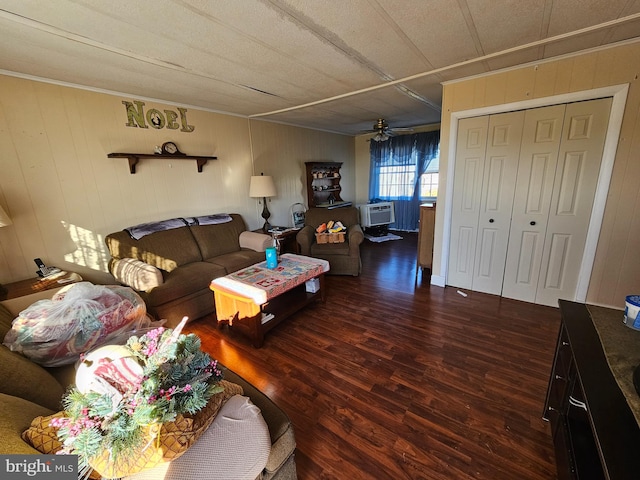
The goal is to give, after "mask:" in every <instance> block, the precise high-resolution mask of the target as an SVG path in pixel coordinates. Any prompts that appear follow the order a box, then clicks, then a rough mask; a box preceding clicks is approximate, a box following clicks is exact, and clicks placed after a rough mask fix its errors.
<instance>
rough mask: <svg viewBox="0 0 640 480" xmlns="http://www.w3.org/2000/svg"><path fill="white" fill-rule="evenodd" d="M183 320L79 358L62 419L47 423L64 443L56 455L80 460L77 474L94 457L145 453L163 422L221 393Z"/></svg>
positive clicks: (211, 364) (215, 373) (215, 372)
mask: <svg viewBox="0 0 640 480" xmlns="http://www.w3.org/2000/svg"><path fill="white" fill-rule="evenodd" d="M186 320H187V319H186V318H184V319H183V321H182V323H181V324H180V325H179V326H178V327H176V329H175V330H173V331H172V330H171V329H165V328H162V327H161V328H156V329H154V330H151V331H149V332H148V333H146V334H145V335H143V336H141V337H137V336H132V337H130V338H129V339H128V341H127V343H126V345H124V346H107V347H102V348H99V349H97V350H95V351H94V352H92V353H91V354H89V355H87V356H86V357H84V358H83V359H82V363H81V364H80V366H79V367H78V372H77V376H76V386H75V387H73V388H72V389H71V390H70V391H69V392H68V393H67V395H66V396H65V397H64V399H63V405H64V408H65V415H66V416H65V417H58V418H54V419H53V420H52V421H51V425H52V426H53V427H55V428H58V438H59V439H60V441H61V442H62V444H63V450H62V451H61V452H59V453H68V454H76V455H78V461H79V462H78V463H79V465H78V466H79V471H81V472H82V471H85V472H86V471H88V470H89V468H90V465H91V462H92V460H93V459H94V458H96V457H100V456H102V457H104V456H105V455H106V456H107V457H108V458H112V459H117V458H119V457H120V456H121V455H131V452H132V451H139V450H140V449H144V448H146V446H148V445H149V444H150V443H152V440H153V439H155V438H156V437H157V435H158V433H159V431H160V427H161V425H162V424H163V423H165V422H170V421H173V420H175V419H176V417H177V415H178V414H185V413H186V414H195V413H196V412H198V411H199V410H201V409H202V408H204V407H205V406H206V405H207V402H208V400H209V399H210V398H211V396H212V395H214V394H215V393H218V392H220V391H222V387H220V386H219V385H218V382H220V380H222V372H221V371H220V370H219V369H218V364H217V361H215V360H212V359H211V357H210V356H209V355H208V354H206V353H204V352H202V350H201V349H200V339H199V338H198V337H197V336H196V335H194V334H189V335H182V334H180V331H181V330H182V327H183V326H184V324H185V323H186Z"/></svg>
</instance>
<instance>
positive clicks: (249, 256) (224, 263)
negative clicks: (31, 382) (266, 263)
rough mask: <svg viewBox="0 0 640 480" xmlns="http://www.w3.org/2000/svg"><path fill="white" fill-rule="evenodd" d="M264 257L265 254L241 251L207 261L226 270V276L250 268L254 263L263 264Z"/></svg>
mask: <svg viewBox="0 0 640 480" xmlns="http://www.w3.org/2000/svg"><path fill="white" fill-rule="evenodd" d="M264 255H265V254H264V252H255V251H253V250H240V251H239V252H233V253H227V254H226V255H218V256H217V257H214V258H209V259H208V260H206V261H207V262H208V263H211V264H214V265H219V266H220V267H222V268H224V269H225V272H226V273H225V275H226V274H229V273H232V272H237V271H238V270H240V269H242V268H245V267H249V266H251V265H253V264H254V263H258V262H262V261H263V260H264V259H265V256H264ZM211 280H213V278H212V279H211Z"/></svg>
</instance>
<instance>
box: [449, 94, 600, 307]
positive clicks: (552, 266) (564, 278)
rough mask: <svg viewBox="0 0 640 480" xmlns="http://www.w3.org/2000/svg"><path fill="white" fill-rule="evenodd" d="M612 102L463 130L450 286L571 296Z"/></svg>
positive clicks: (468, 124)
mask: <svg viewBox="0 0 640 480" xmlns="http://www.w3.org/2000/svg"><path fill="white" fill-rule="evenodd" d="M610 108H611V99H610V98H606V99H599V100H592V101H587V102H577V103H572V104H567V105H555V106H550V107H543V108H536V109H530V110H523V111H518V112H509V113H504V114H497V115H490V116H484V117H476V118H467V119H462V120H460V122H459V124H458V138H457V150H456V166H455V172H454V175H455V178H454V193H453V215H452V222H451V244H450V254H449V270H448V275H447V284H449V285H452V286H456V287H461V288H467V289H470V290H474V291H481V292H485V293H492V294H496V295H502V296H505V297H508V298H515V299H518V300H524V301H528V302H535V303H541V304H545V305H553V306H557V300H558V299H559V298H567V299H573V298H574V296H575V289H576V286H577V280H578V275H579V270H580V265H581V260H582V255H583V252H584V245H585V241H586V234H587V229H588V226H589V219H590V215H591V209H592V206H593V199H594V195H595V187H596V184H597V179H598V173H599V170H600V162H601V159H602V151H603V146H604V139H605V134H606V130H607V124H608V119H609V110H610Z"/></svg>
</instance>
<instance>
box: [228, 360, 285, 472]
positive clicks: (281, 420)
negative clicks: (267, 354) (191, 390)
mask: <svg viewBox="0 0 640 480" xmlns="http://www.w3.org/2000/svg"><path fill="white" fill-rule="evenodd" d="M221 368H222V369H223V371H224V378H225V380H228V381H229V382H233V383H237V384H239V385H241V386H242V388H243V390H244V394H245V395H246V396H248V397H250V398H251V401H252V402H253V403H254V404H255V405H256V406H257V407H258V408H259V409H260V411H261V412H262V416H263V417H264V419H265V421H266V422H267V425H268V426H269V433H270V435H271V454H270V455H269V460H268V461H267V465H266V466H265V471H266V472H267V473H269V474H273V473H274V472H277V471H279V470H280V469H281V468H282V466H283V465H285V464H287V463H288V462H289V461H290V458H291V457H292V456H293V455H294V452H295V449H296V439H295V434H294V432H293V425H292V424H291V420H289V417H288V416H287V414H286V413H284V411H283V410H282V409H281V408H280V407H278V405H276V404H275V403H273V402H272V401H271V399H270V398H269V397H268V396H266V395H265V394H264V393H263V392H261V391H260V390H258V389H257V388H256V387H255V386H254V385H253V384H251V383H249V382H247V381H246V380H245V379H244V378H242V377H241V376H240V375H238V374H237V373H236V372H234V371H233V370H229V369H227V368H226V367H225V366H224V365H221ZM294 470H295V469H294ZM267 477H270V475H267ZM285 478H286V477H285Z"/></svg>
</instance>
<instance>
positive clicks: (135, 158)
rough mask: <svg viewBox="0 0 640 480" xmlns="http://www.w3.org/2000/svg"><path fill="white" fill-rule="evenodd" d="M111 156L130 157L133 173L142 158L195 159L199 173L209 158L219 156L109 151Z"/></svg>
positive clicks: (130, 166)
mask: <svg viewBox="0 0 640 480" xmlns="http://www.w3.org/2000/svg"><path fill="white" fill-rule="evenodd" d="M107 157H109V158H127V159H129V172H130V173H131V174H132V175H133V174H134V173H136V165H137V164H138V162H139V161H140V159H141V158H174V159H177V160H182V159H186V160H195V161H196V163H197V164H198V173H202V167H204V165H205V164H206V163H207V162H208V161H209V160H216V159H217V158H218V157H205V156H201V155H165V154H161V153H160V154H155V153H109V154H108V155H107Z"/></svg>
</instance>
